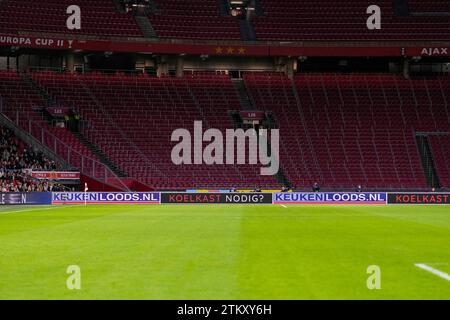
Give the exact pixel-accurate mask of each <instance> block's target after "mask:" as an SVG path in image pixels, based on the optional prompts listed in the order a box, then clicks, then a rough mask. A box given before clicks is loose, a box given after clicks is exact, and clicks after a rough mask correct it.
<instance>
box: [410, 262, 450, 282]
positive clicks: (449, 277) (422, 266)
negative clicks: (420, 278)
mask: <svg viewBox="0 0 450 320" xmlns="http://www.w3.org/2000/svg"><path fill="white" fill-rule="evenodd" d="M415 266H416V267H417V268H420V269H423V270H425V271H428V272H431V273H432V274H434V275H436V276H438V277H440V278H442V279H445V280H447V281H450V275H448V274H447V273H445V272H443V271H440V270H438V269H434V268H432V267H430V266H428V265H426V264H424V263H416V264H415Z"/></svg>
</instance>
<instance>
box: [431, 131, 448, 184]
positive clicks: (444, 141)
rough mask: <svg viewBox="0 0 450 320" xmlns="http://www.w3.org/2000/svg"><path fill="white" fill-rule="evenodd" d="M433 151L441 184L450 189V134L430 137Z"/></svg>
mask: <svg viewBox="0 0 450 320" xmlns="http://www.w3.org/2000/svg"><path fill="white" fill-rule="evenodd" d="M429 139H430V144H431V150H432V152H433V159H434V163H435V165H436V170H437V173H438V176H439V182H440V183H441V186H442V187H444V188H447V189H448V188H450V166H449V163H448V162H449V161H448V160H449V159H450V134H449V135H432V136H430V138H429Z"/></svg>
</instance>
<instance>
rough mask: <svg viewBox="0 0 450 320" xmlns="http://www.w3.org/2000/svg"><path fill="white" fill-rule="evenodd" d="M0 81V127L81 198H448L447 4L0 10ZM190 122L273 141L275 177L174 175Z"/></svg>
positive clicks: (223, 1) (239, 171)
mask: <svg viewBox="0 0 450 320" xmlns="http://www.w3.org/2000/svg"><path fill="white" fill-rule="evenodd" d="M73 2H75V3H77V4H78V5H79V6H80V8H81V21H82V22H81V29H79V30H77V29H75V30H68V28H67V26H66V20H67V18H68V16H69V15H68V14H67V13H66V9H67V7H68V6H69V5H72V4H73ZM372 4H376V5H378V6H379V7H380V8H381V12H382V19H381V23H382V27H381V29H380V30H369V29H368V28H367V25H366V20H367V19H368V17H369V14H367V12H366V10H367V8H368V7H369V6H370V5H372ZM343 21H345V22H343ZM0 70H1V71H0V108H1V117H0V121H1V125H2V126H4V127H7V128H9V129H10V130H12V131H13V132H14V133H15V134H16V135H17V137H19V138H20V139H22V140H23V141H25V142H26V144H30V145H32V146H33V147H34V148H36V149H38V150H39V151H41V152H43V153H44V154H45V156H46V157H47V158H49V159H52V161H55V162H57V163H58V164H59V165H60V166H62V167H63V169H64V170H79V171H80V172H81V174H82V175H81V180H82V182H88V183H89V185H90V187H91V188H92V190H94V189H98V190H138V191H147V190H187V189H210V190H211V189H212V190H217V189H229V188H241V189H254V188H263V189H280V188H281V186H289V187H292V188H294V189H297V190H303V189H308V190H309V189H310V186H311V185H312V184H314V183H315V182H317V183H319V184H320V185H321V186H322V189H323V190H352V189H354V188H355V186H357V185H361V186H363V188H364V189H365V190H430V189H433V188H434V189H445V188H450V164H449V159H450V110H449V103H450V77H449V74H448V73H449V71H450V3H449V2H448V1H443V0H436V1H428V0H375V1H360V0H352V1H345V2H342V3H339V2H332V1H325V0H318V1H313V2H311V1H304V0H283V1H280V0H239V1H229V0H189V1H188V0H96V1H90V0H77V1H68V0H58V1H56V0H46V1H36V0H20V1H18V0H1V1H0ZM51 110H53V111H55V110H56V111H55V112H51ZM246 112H247V113H248V112H250V113H253V114H256V113H257V114H260V115H262V116H261V117H260V118H258V119H245V117H244V116H243V115H244V114H245V113H246ZM66 113H67V114H66ZM69 113H70V115H69ZM195 120H201V121H203V123H204V124H205V126H206V125H207V126H208V127H210V128H218V129H221V130H225V129H227V128H246V127H248V126H249V125H257V127H260V128H261V127H265V128H278V129H279V130H280V168H281V170H280V171H279V172H278V174H277V175H275V176H262V175H260V174H259V167H256V166H252V165H182V166H176V165H174V164H173V163H172V162H171V160H170V154H171V148H170V146H171V145H173V142H171V141H170V138H171V133H172V131H173V130H174V129H176V128H192V127H193V123H194V121H195Z"/></svg>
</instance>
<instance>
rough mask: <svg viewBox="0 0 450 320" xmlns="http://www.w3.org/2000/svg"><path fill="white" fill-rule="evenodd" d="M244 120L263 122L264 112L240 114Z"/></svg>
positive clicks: (243, 112) (244, 112) (242, 112)
mask: <svg viewBox="0 0 450 320" xmlns="http://www.w3.org/2000/svg"><path fill="white" fill-rule="evenodd" d="M239 114H240V115H241V118H242V119H243V120H262V119H264V115H265V113H264V111H241V112H239Z"/></svg>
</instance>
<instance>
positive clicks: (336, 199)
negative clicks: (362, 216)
mask: <svg viewBox="0 0 450 320" xmlns="http://www.w3.org/2000/svg"><path fill="white" fill-rule="evenodd" d="M386 201H387V194H386V193H365V192H364V193H363V192H362V193H356V192H355V193H322V192H320V193H298V192H292V193H291V192H285V193H275V194H274V196H273V203H274V204H386Z"/></svg>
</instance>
